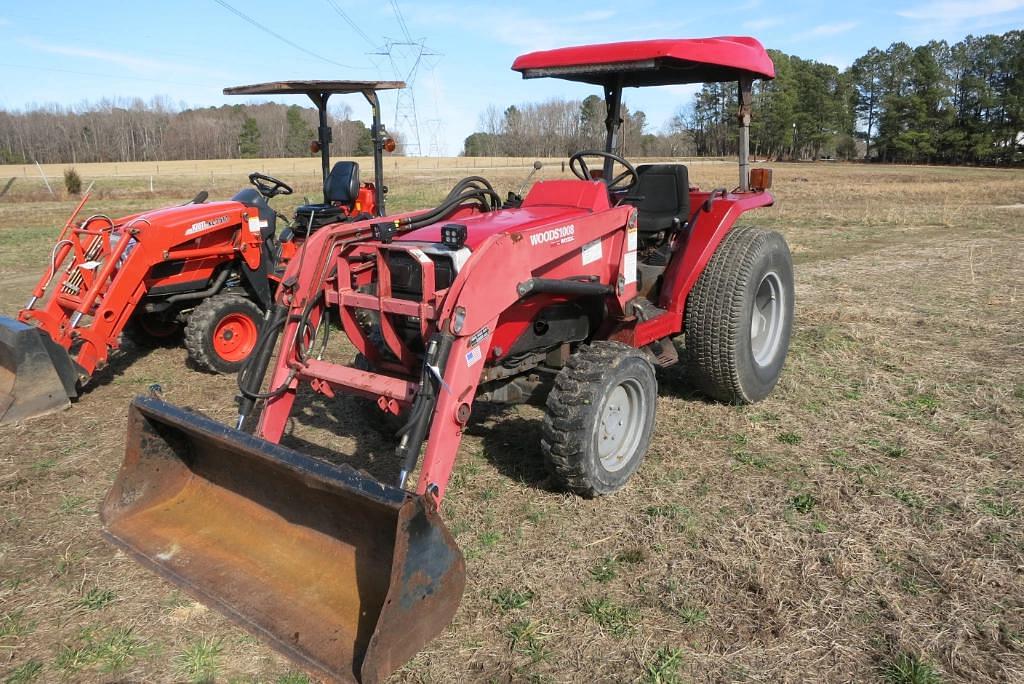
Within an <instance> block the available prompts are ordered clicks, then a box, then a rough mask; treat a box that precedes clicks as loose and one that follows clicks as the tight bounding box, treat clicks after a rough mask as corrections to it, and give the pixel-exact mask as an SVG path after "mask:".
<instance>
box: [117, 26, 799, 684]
mask: <svg viewBox="0 0 1024 684" xmlns="http://www.w3.org/2000/svg"><path fill="white" fill-rule="evenodd" d="M513 69H515V70H516V71H519V72H521V73H522V75H523V76H524V77H525V78H538V77H555V78H564V79H569V80H573V81H580V82H583V83H589V84H593V85H597V86H600V87H602V88H603V89H604V94H605V98H606V104H607V119H606V126H607V138H606V141H605V148H604V150H603V151H582V152H578V153H576V154H574V155H573V156H572V157H571V158H570V162H569V163H570V168H571V169H572V171H573V173H574V174H575V175H576V179H575V180H548V181H541V182H537V183H535V184H534V185H533V187H532V188H531V189H530V191H529V192H528V193H527V194H526V195H525V196H523V197H519V196H517V195H515V194H512V195H510V196H509V197H508V198H507V199H506V200H505V201H504V202H502V201H500V200H499V198H498V197H497V195H496V193H494V191H493V188H491V186H490V184H489V183H486V181H483V179H480V178H470V179H466V180H465V181H463V182H462V183H460V184H459V185H458V186H457V187H456V190H455V191H453V193H452V195H450V196H449V200H448V201H446V202H445V203H444V204H442V205H441V206H440V207H438V208H435V209H431V210H426V211H418V212H410V213H406V214H400V215H397V216H393V217H390V218H389V219H388V220H387V221H381V220H368V221H361V222H354V223H348V224H341V225H335V226H330V227H327V228H324V229H322V230H320V231H318V232H317V233H316V234H314V235H312V236H310V238H309V239H308V240H307V241H306V243H305V244H304V245H303V246H302V253H303V254H302V256H301V258H298V259H294V260H292V261H291V262H290V263H289V265H288V267H287V269H286V272H285V276H284V280H283V282H282V284H281V286H280V288H279V289H278V294H277V299H276V302H275V305H274V308H273V309H272V312H271V314H270V316H269V318H268V322H267V325H266V326H265V327H264V330H263V332H262V334H261V338H260V342H259V343H258V345H257V350H256V353H255V354H254V355H253V356H252V359H251V361H250V362H249V363H248V364H247V366H246V369H245V372H244V373H243V374H241V376H240V385H241V388H242V398H241V411H240V413H241V415H242V418H243V419H244V417H245V416H246V415H247V414H249V413H250V412H251V411H253V409H254V408H257V409H258V410H257V411H256V413H255V416H256V417H258V420H257V421H256V426H255V429H254V434H248V433H247V432H243V431H241V430H238V429H232V428H229V427H225V426H224V425H221V424H219V423H217V422H215V421H213V420H210V419H208V418H205V417H203V416H201V415H199V414H196V413H193V412H189V411H185V410H182V409H179V408H176V407H174V406H171V405H169V404H167V403H165V402H162V401H160V400H159V399H157V398H153V397H148V398H139V399H137V400H135V402H133V404H132V407H131V409H130V412H129V437H128V444H127V450H126V455H125V460H124V465H123V466H122V469H121V471H120V473H119V475H118V477H117V480H116V482H115V483H114V485H113V488H112V490H111V491H110V493H109V494H108V496H107V498H106V501H105V502H104V504H103V507H102V511H101V515H102V519H103V521H104V525H105V534H106V536H107V537H108V538H109V539H110V540H111V541H113V542H114V543H115V544H117V545H119V546H120V547H122V548H124V549H126V550H127V551H128V552H130V553H131V554H132V555H133V556H134V557H135V558H137V559H138V560H140V561H141V562H142V563H144V564H146V565H148V566H150V567H152V568H154V569H155V570H157V571H158V572H160V573H161V574H163V575H164V576H165V577H167V578H169V579H170V580H172V581H174V582H176V583H177V584H179V585H181V586H183V587H184V588H185V589H187V590H188V591H190V592H192V593H193V594H194V595H196V596H198V597H199V598H200V599H202V600H205V601H208V602H209V603H211V604H212V605H214V606H216V607H218V608H220V609H221V610H223V611H224V612H225V613H226V614H227V615H229V616H231V617H232V618H234V619H236V620H238V621H239V622H240V623H241V624H242V625H243V626H245V627H246V628H247V629H249V630H251V631H252V632H254V633H255V634H257V635H259V636H260V637H261V638H264V639H265V640H267V641H268V642H269V643H270V644H271V645H272V646H273V647H275V648H277V649H278V650H280V651H281V652H282V653H284V654H285V655H287V656H288V657H290V658H292V659H293V660H294V661H295V662H296V663H298V664H299V665H300V666H302V667H304V668H305V669H307V670H309V671H311V672H313V673H315V674H317V675H318V676H323V677H327V678H328V679H330V680H340V681H362V682H376V681H380V680H382V679H384V678H385V677H386V676H387V675H388V673H390V672H391V671H393V670H394V669H396V668H397V667H399V666H401V664H402V663H404V662H405V661H406V660H407V659H408V658H409V657H411V656H412V655H413V654H414V653H415V652H416V651H417V650H418V649H419V648H421V647H422V646H423V645H424V644H425V643H426V642H428V641H429V640H430V639H432V638H433V637H434V636H436V635H437V634H438V633H439V632H440V631H441V630H443V629H444V627H445V626H446V625H447V624H448V623H449V622H450V620H451V618H452V616H453V615H454V613H455V610H456V608H457V606H458V603H459V599H460V597H461V594H462V590H463V586H464V583H465V564H464V560H463V556H462V554H461V552H460V551H459V549H458V547H457V545H456V543H455V541H454V540H453V538H452V536H451V535H450V534H449V532H448V530H447V529H446V527H445V525H444V523H443V522H442V520H441V517H440V507H441V503H442V501H443V499H444V496H445V493H446V488H447V486H448V483H449V481H450V476H451V473H452V467H453V464H454V462H455V458H456V455H457V453H458V449H459V443H460V440H461V437H462V435H463V432H464V431H465V429H466V426H467V424H468V423H469V421H470V420H471V419H472V416H473V411H472V408H473V404H474V402H477V401H487V402H522V401H528V400H532V399H538V398H544V397H546V399H545V405H546V416H545V418H544V424H543V431H542V434H543V437H542V440H541V443H540V445H539V448H540V450H541V452H542V453H543V455H544V458H545V459H546V461H547V464H548V466H549V469H550V471H551V474H552V475H553V477H554V479H555V480H556V481H557V482H559V483H560V484H561V485H563V486H564V487H565V488H566V489H568V490H570V491H573V492H576V493H578V494H580V495H582V496H587V497H592V496H598V495H605V494H610V493H612V492H615V491H616V490H619V489H620V488H622V487H623V486H625V485H626V483H627V481H628V480H629V478H630V476H631V475H632V474H633V473H634V472H636V470H637V468H638V467H639V466H640V465H641V463H642V461H643V459H644V452H645V451H646V450H647V446H648V444H649V442H650V439H651V435H652V433H653V431H654V429H655V407H656V402H657V381H656V374H655V368H656V367H658V366H670V365H673V364H675V363H677V362H678V361H679V359H678V355H677V352H676V347H675V346H674V344H673V338H674V337H676V336H678V335H679V334H681V333H683V334H685V336H686V338H685V351H684V354H683V355H684V359H683V362H684V363H685V364H686V366H687V368H688V369H689V370H690V372H691V373H692V377H693V378H694V380H695V381H696V383H697V384H698V385H699V387H700V388H702V389H703V391H704V392H706V393H707V394H708V395H709V396H711V397H713V398H715V399H718V400H721V401H725V402H730V403H747V402H754V401H757V400H759V399H762V398H763V397H765V396H766V395H768V394H769V392H771V390H772V388H773V387H774V385H775V383H776V381H777V380H778V378H779V374H780V372H781V370H782V366H783V362H784V361H785V357H786V352H787V349H788V345H789V337H790V329H791V324H792V316H793V305H794V300H793V296H794V294H793V270H792V262H791V258H790V253H789V249H788V247H787V246H786V242H785V241H784V240H783V238H782V236H781V235H779V234H778V233H774V232H769V231H764V230H760V229H757V228H751V227H735V226H734V224H735V222H736V221H737V219H738V218H739V217H740V215H741V214H743V213H744V212H746V211H748V210H751V209H756V208H760V207H767V206H770V205H771V204H772V203H773V201H774V200H773V198H772V196H771V195H770V194H769V193H768V192H767V187H768V185H769V179H770V172H769V171H768V170H767V169H757V170H754V171H751V169H750V168H749V165H748V157H747V148H748V125H749V121H750V105H751V84H752V81H753V80H754V79H756V78H762V79H767V78H772V77H773V76H774V67H773V65H772V62H771V60H770V58H769V57H768V55H767V54H766V53H765V51H764V49H763V48H762V46H761V44H760V43H758V42H757V41H756V40H754V39H751V38H736V37H728V38H709V39H702V40H656V41H641V42H630V43H613V44H606V45H588V46H583V47H574V48H564V49H558V50H550V51H544V52H534V53H530V54H527V55H523V56H521V57H519V58H518V59H517V60H516V61H515V63H514V65H513ZM701 81H717V82H726V81H731V82H735V83H737V84H738V89H739V112H738V118H739V124H740V129H739V142H740V145H739V150H740V153H739V162H740V168H739V185H738V187H737V188H736V189H734V190H732V191H728V190H725V189H719V190H710V191H708V190H700V189H697V188H694V187H691V186H690V184H689V179H688V175H687V169H686V167H685V166H683V165H681V164H649V165H641V166H637V167H634V166H633V165H632V164H631V163H630V162H629V161H628V160H626V159H624V158H622V157H621V156H619V155H618V154H616V153H615V150H616V149H618V144H617V136H618V133H619V128H620V123H621V122H620V108H621V101H622V91H623V89H624V88H627V87H638V86H656V85H669V84H679V83H694V82H701ZM594 160H596V161H597V162H598V164H592V162H593V161H594ZM325 318H330V319H331V320H332V321H336V322H337V323H338V324H340V326H341V327H342V329H343V330H344V332H345V334H346V336H347V337H348V339H349V340H351V342H352V344H354V346H355V347H356V348H357V349H358V352H359V355H358V356H357V357H356V359H355V360H354V361H353V362H352V363H350V364H340V363H333V362H330V361H326V360H324V359H323V355H322V354H321V353H320V348H319V345H318V343H317V342H316V341H315V340H316V339H317V338H316V335H315V334H314V331H316V330H317V329H318V328H320V326H321V322H322V321H324V319H325ZM267 371H269V374H268V373H267ZM266 374H268V375H269V381H268V382H267V383H266V386H264V378H265V375H266ZM304 385H305V386H308V387H309V388H311V389H312V390H313V391H314V392H318V393H320V394H322V395H325V396H327V397H334V396H336V395H338V394H341V393H345V394H350V395H354V396H357V397H361V398H364V399H368V400H371V401H373V402H375V403H376V404H377V405H378V407H379V408H380V410H381V412H382V413H385V412H386V413H391V414H396V415H398V416H401V417H402V418H403V421H404V424H403V426H402V427H401V428H400V429H399V430H398V434H397V438H398V440H397V441H398V444H397V453H396V457H397V461H398V463H399V464H400V465H398V466H397V467H396V471H397V472H395V473H394V480H393V481H392V482H390V483H385V482H381V481H379V480H377V479H375V478H373V477H371V476H370V475H368V474H366V473H364V472H361V471H359V470H357V469H356V468H355V467H350V466H346V465H342V466H336V465H331V464H328V463H325V462H323V461H320V460H317V459H314V458H312V457H310V456H308V455H305V454H303V453H300V452H298V451H296V450H294V449H291V448H287V447H285V446H281V445H280V444H279V442H280V440H281V438H282V436H283V435H284V433H285V430H286V427H287V423H288V419H289V416H290V415H291V414H292V411H293V407H294V402H295V399H296V393H297V391H298V390H299V388H300V387H301V386H304ZM243 422H244V421H243V420H240V422H239V425H242V424H243ZM421 452H422V453H421ZM355 465H356V466H358V463H356V464H355ZM413 477H415V479H413ZM410 482H413V484H412V486H411V487H410V488H408V489H407V488H406V486H407V484H409V483H410Z"/></svg>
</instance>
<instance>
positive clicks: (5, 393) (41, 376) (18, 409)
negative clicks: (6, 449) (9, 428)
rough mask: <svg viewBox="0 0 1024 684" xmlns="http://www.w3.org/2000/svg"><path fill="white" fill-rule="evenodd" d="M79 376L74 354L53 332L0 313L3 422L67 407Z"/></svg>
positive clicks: (0, 421) (0, 408)
mask: <svg viewBox="0 0 1024 684" xmlns="http://www.w3.org/2000/svg"><path fill="white" fill-rule="evenodd" d="M76 377H77V374H76V372H75V368H74V364H73V362H72V361H71V357H70V356H68V353H67V351H65V350H64V348H63V347H61V346H60V345H59V344H57V343H56V342H54V341H53V340H51V339H50V337H49V335H47V334H46V333H45V332H43V331H42V330H40V329H39V328H37V327H35V326H32V325H26V324H24V323H22V322H21V321H16V320H14V319H13V318H6V317H4V316H0V425H4V424H6V423H13V422H15V421H19V420H25V419H26V418H33V417H35V416H41V415H44V414H47V413H52V412H53V411H59V410H60V409H63V408H67V407H68V406H69V405H70V404H71V401H70V400H71V399H72V398H73V397H75V396H77V391H76V388H75V381H76Z"/></svg>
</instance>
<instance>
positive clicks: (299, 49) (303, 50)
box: [213, 0, 361, 69]
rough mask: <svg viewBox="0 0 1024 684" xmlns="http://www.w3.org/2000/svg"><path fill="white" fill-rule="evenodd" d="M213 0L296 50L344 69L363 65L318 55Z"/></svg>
mask: <svg viewBox="0 0 1024 684" xmlns="http://www.w3.org/2000/svg"><path fill="white" fill-rule="evenodd" d="M213 1H214V2H216V3H217V4H218V5H220V6H221V7H223V8H224V9H226V10H227V11H229V12H231V13H232V14H234V15H235V16H237V17H239V18H240V19H243V20H244V21H247V22H249V23H250V24H252V25H253V26H255V27H256V28H258V29H259V30H261V31H263V32H264V33H268V34H270V35H272V36H273V37H274V38H277V39H278V40H279V41H281V42H282V43H286V44H287V45H291V46H292V47H293V48H295V49H296V50H298V51H300V52H304V53H306V54H307V55H309V56H310V57H315V58H317V59H319V60H322V61H324V62H327V63H328V64H333V65H335V66H340V67H342V68H344V69H358V68H361V67H354V66H352V65H350V64H342V63H341V62H335V61H334V60H333V59H328V58H327V57H324V56H323V55H318V54H317V53H315V52H313V51H312V50H307V49H306V48H304V47H302V46H301V45H299V44H298V43H295V42H292V41H290V40H288V39H287V38H285V37H284V36H282V35H281V34H280V33H277V32H276V31H274V30H272V29H269V28H267V27H266V26H264V25H263V24H261V23H260V22H258V21H256V20H255V19H253V18H252V17H250V16H249V15H248V14H245V13H244V12H241V11H239V10H237V9H235V8H234V7H232V6H231V5H229V4H228V3H227V2H225V1H224V0H213Z"/></svg>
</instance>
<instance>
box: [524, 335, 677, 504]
mask: <svg viewBox="0 0 1024 684" xmlns="http://www.w3.org/2000/svg"><path fill="white" fill-rule="evenodd" d="M657 399H658V381H657V378H656V377H655V374H654V367H653V366H652V365H651V362H650V361H649V360H648V359H647V357H646V356H645V355H644V354H643V352H641V351H640V350H638V349H634V348H633V347H630V346H627V345H625V344H622V343H621V342H608V341H601V342H594V343H593V344H591V345H589V346H583V347H580V349H579V350H578V351H577V352H576V353H575V354H573V355H572V356H571V357H570V358H569V361H568V363H566V365H565V366H564V367H563V368H562V370H561V371H559V373H558V376H557V377H556V378H555V386H554V388H553V389H552V390H551V393H550V394H549V395H548V401H547V411H546V413H545V415H544V426H543V428H542V432H541V443H540V444H541V450H542V451H543V452H544V459H545V461H546V463H547V466H548V470H549V471H550V472H551V474H552V476H553V478H554V479H555V480H556V481H557V482H558V484H560V485H562V486H564V487H565V488H566V489H569V490H571V491H573V492H575V493H577V494H579V495H580V496H585V497H587V498H592V497H595V496H601V495H604V494H611V493H612V492H615V491H617V490H619V489H622V487H624V486H625V485H626V482H627V481H628V480H629V478H630V477H631V476H632V475H633V473H634V472H636V469H637V468H639V467H640V464H641V463H642V462H643V460H644V454H645V453H646V452H647V447H648V446H649V445H650V442H651V433H652V431H653V430H654V412H655V405H656V403H657Z"/></svg>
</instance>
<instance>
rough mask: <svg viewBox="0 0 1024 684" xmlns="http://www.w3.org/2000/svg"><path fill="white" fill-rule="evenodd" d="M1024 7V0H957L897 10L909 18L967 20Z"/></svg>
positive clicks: (948, 20) (900, 14)
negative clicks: (963, 0) (967, 0)
mask: <svg viewBox="0 0 1024 684" xmlns="http://www.w3.org/2000/svg"><path fill="white" fill-rule="evenodd" d="M1022 7H1024V0H987V1H986V2H959V1H956V0H952V1H947V2H937V3H931V4H927V5H918V6H917V7H913V8H911V9H908V10H903V11H900V12H897V13H896V14H898V15H899V16H901V17H905V18H907V19H925V20H928V21H935V20H936V19H941V20H943V21H947V22H954V21H965V20H969V19H977V18H980V17H988V16H991V15H993V14H1003V13H1004V12H1012V11H1013V10H1015V9H1020V8H1022Z"/></svg>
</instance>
